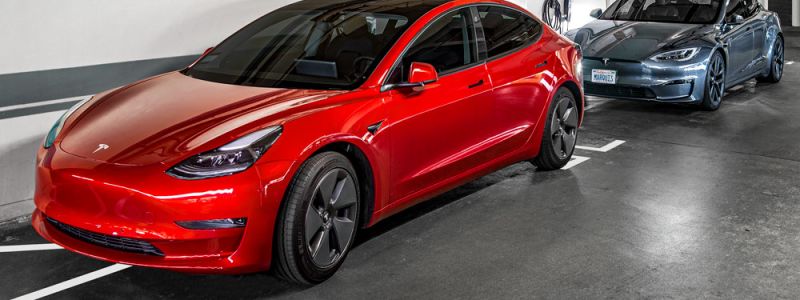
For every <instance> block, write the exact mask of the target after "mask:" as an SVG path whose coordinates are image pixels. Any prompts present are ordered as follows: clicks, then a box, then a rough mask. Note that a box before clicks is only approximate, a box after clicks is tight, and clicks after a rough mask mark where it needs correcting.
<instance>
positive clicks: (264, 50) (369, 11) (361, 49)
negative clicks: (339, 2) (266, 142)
mask: <svg viewBox="0 0 800 300" xmlns="http://www.w3.org/2000/svg"><path fill="white" fill-rule="evenodd" d="M376 2H377V3H379V2H380V1H376ZM373 5H374V6H372V7H370V6H369V5H368V4H364V3H362V7H353V6H344V7H341V6H337V7H335V8H328V9H302V8H303V7H302V6H300V5H295V6H289V7H286V8H284V9H280V10H277V11H275V12H273V13H270V14H268V15H266V16H264V17H262V18H261V19H259V20H257V21H255V22H254V23H252V24H250V25H248V26H247V27H245V28H244V29H242V30H241V31H239V32H238V33H236V34H235V35H233V36H232V37H230V38H228V39H227V40H226V41H224V42H223V43H222V44H220V45H219V46H218V47H216V48H215V49H214V51H212V52H211V53H210V54H208V55H207V56H206V57H205V58H203V59H202V60H201V61H199V62H198V63H197V64H196V65H195V66H194V67H192V68H191V69H188V70H186V71H185V72H184V74H186V75H187V76H191V77H194V78H198V79H202V80H208V81H214V82H220V83H226V84H236V85H248V86H259V87H275V88H297V89H337V90H349V89H355V88H357V87H358V86H360V85H361V84H363V82H364V81H365V80H366V79H367V77H368V76H369V75H370V74H371V73H372V71H373V70H374V69H375V67H376V66H377V64H378V63H379V62H380V60H381V58H382V57H383V56H385V54H386V52H388V51H389V49H390V48H391V46H392V45H393V44H394V43H395V41H396V40H397V39H398V38H399V37H400V35H402V34H403V33H404V32H405V31H406V29H407V28H408V27H409V26H410V25H411V24H412V23H413V22H414V21H416V20H417V19H418V18H419V17H421V16H422V15H423V14H424V13H426V12H427V11H428V10H430V9H432V8H433V7H430V6H429V5H424V4H419V5H404V6H403V7H389V8H387V7H385V5H380V4H373ZM298 6H299V7H298Z"/></svg>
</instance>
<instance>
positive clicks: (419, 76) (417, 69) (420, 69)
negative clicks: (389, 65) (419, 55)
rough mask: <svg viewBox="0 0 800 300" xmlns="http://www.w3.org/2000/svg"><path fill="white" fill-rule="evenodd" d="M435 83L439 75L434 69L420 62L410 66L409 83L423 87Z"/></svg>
mask: <svg viewBox="0 0 800 300" xmlns="http://www.w3.org/2000/svg"><path fill="white" fill-rule="evenodd" d="M437 81H439V73H438V72H436V67H434V66H432V65H431V64H426V63H420V62H415V63H412V64H411V73H410V74H409V75H408V82H409V83H411V84H421V85H422V86H424V85H426V84H431V83H434V82H437Z"/></svg>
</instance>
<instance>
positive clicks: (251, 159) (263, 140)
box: [167, 126, 283, 179]
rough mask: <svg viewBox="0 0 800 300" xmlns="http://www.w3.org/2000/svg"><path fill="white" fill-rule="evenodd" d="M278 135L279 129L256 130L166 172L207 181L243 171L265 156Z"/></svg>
mask: <svg viewBox="0 0 800 300" xmlns="http://www.w3.org/2000/svg"><path fill="white" fill-rule="evenodd" d="M281 133H283V127H281V126H274V127H269V128H267V129H263V130H259V131H256V132H254V133H251V134H249V135H246V136H244V137H242V138H240V139H238V140H236V141H234V142H232V143H230V144H227V145H225V146H222V147H219V148H217V149H216V150H213V151H209V152H205V153H201V154H198V155H195V156H193V157H191V158H189V159H187V160H185V161H183V162H181V163H180V164H178V165H176V166H174V167H172V168H171V169H169V171H167V173H168V174H170V175H172V176H173V177H176V178H180V179H206V178H214V177H221V176H228V175H233V174H236V173H239V172H242V171H244V170H247V169H248V168H250V167H251V166H252V165H253V164H254V163H255V162H256V161H257V160H258V159H259V158H260V157H261V156H262V155H264V153H265V152H267V150H269V148H270V147H271V146H272V144H274V143H275V142H276V141H277V140H278V138H279V137H280V136H281Z"/></svg>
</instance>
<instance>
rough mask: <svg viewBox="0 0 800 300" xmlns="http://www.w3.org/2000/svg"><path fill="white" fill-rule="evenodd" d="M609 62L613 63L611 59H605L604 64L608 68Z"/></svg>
mask: <svg viewBox="0 0 800 300" xmlns="http://www.w3.org/2000/svg"><path fill="white" fill-rule="evenodd" d="M609 61H611V59H610V58H603V64H604V65H606V66H607V65H608V62H609Z"/></svg>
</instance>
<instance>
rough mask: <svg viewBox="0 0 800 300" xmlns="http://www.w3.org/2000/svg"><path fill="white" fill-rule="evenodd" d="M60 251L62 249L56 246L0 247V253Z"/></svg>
mask: <svg viewBox="0 0 800 300" xmlns="http://www.w3.org/2000/svg"><path fill="white" fill-rule="evenodd" d="M61 249H64V248H61V246H59V245H56V244H37V245H19V246H1V247H0V253H11V252H27V251H43V250H61Z"/></svg>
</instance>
